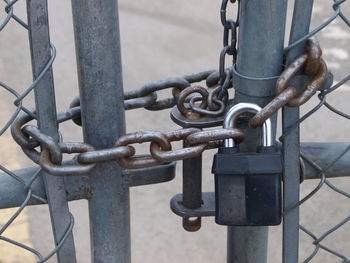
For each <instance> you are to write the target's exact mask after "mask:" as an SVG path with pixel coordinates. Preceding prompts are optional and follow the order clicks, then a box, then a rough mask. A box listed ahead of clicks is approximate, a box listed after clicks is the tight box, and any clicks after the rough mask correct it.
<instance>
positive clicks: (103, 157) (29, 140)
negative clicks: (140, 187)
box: [11, 110, 244, 176]
mask: <svg viewBox="0 0 350 263" xmlns="http://www.w3.org/2000/svg"><path fill="white" fill-rule="evenodd" d="M67 112H68V113H70V111H69V110H68V111H67ZM67 112H66V113H67ZM66 113H63V114H59V116H65V115H66ZM70 116H72V117H74V115H70ZM32 119H33V118H32V117H31V116H30V115H21V116H20V117H19V118H17V119H16V120H15V122H14V124H13V125H12V126H11V133H12V136H13V138H14V140H15V141H16V142H17V143H18V144H19V145H20V146H21V147H22V150H23V151H24V153H25V154H26V155H27V156H28V157H29V158H30V159H31V160H32V161H33V162H35V163H37V164H39V165H40V166H41V167H42V168H43V169H44V170H45V171H47V172H48V173H50V174H52V175H56V176H69V175H82V174H86V173H88V172H89V171H91V170H92V169H93V168H94V166H95V165H96V163H100V162H109V161H116V162H118V163H119V164H120V165H121V166H123V167H125V168H130V169H137V168H144V167H150V166H155V165H160V164H163V163H168V162H172V161H178V160H183V159H187V158H192V157H194V156H197V155H199V154H201V153H202V152H203V151H204V150H206V149H211V148H214V147H218V146H219V145H221V143H222V141H223V140H224V139H229V138H232V139H235V140H238V141H239V140H242V139H243V138H244V133H243V131H242V130H240V129H234V128H221V129H214V130H205V131H202V130H200V129H197V128H187V129H180V130H175V131H170V132H166V133H162V132H159V131H142V132H135V133H129V134H126V135H124V136H122V137H120V138H119V139H118V140H117V141H116V142H115V144H114V146H113V147H111V148H108V149H101V150H96V149H94V147H93V146H91V145H88V144H86V143H80V142H55V141H54V139H53V138H51V137H50V136H47V135H45V134H43V133H42V132H41V131H40V130H39V129H38V128H37V127H35V126H33V125H29V124H28V122H30V121H31V120H32ZM67 119H69V118H68V117H66V118H62V117H61V119H60V120H59V121H61V122H62V121H63V120H67ZM182 140H183V141H185V142H186V145H188V146H187V147H185V148H181V149H175V150H173V147H172V145H171V142H173V141H182ZM147 142H148V143H150V154H148V155H136V150H135V148H134V147H133V146H132V144H135V143H147ZM39 145H41V146H42V151H41V152H39V151H37V150H35V148H37V147H39ZM63 153H67V154H77V155H76V156H75V157H74V158H73V159H72V160H69V161H62V159H63V158H62V155H63Z"/></svg>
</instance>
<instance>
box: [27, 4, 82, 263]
mask: <svg viewBox="0 0 350 263" xmlns="http://www.w3.org/2000/svg"><path fill="white" fill-rule="evenodd" d="M27 12H28V26H29V42H30V51H31V58H32V69H33V76H34V78H37V77H38V76H39V74H40V72H41V71H42V70H43V69H44V66H45V65H46V63H47V62H48V61H49V60H50V57H51V51H50V34H49V22H48V9H47V0H27ZM34 92H35V104H36V112H37V115H38V126H39V128H40V130H41V131H42V132H44V133H45V134H47V135H49V136H51V137H53V138H54V139H55V140H56V141H58V125H57V121H56V119H57V117H56V102H55V91H54V82H53V74H52V68H50V69H49V70H48V71H47V73H46V74H45V76H44V77H43V78H42V79H41V80H40V81H39V83H38V84H37V85H36V87H35V90H34ZM41 175H42V178H43V181H44V184H45V190H46V196H47V200H48V204H49V210H50V216H51V223H52V227H53V233H54V239H55V243H56V244H57V243H58V242H59V241H60V240H61V239H62V237H63V235H64V234H65V231H66V229H67V228H68V226H69V225H70V224H71V223H72V222H71V216H70V213H69V208H68V203H67V200H66V191H65V186H64V181H63V178H62V177H56V176H52V175H50V174H47V173H45V172H42V173H41ZM57 256H58V261H59V262H60V263H74V262H76V258H75V248H74V240H73V234H71V235H69V237H68V238H67V239H66V241H65V242H64V244H63V246H62V247H61V249H60V250H59V251H58V252H57Z"/></svg>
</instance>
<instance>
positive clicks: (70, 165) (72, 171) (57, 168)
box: [39, 142, 96, 176]
mask: <svg viewBox="0 0 350 263" xmlns="http://www.w3.org/2000/svg"><path fill="white" fill-rule="evenodd" d="M58 146H59V147H60V151H61V152H62V153H69V154H72V153H84V152H87V151H93V150H94V148H93V147H92V146H91V145H88V144H85V143H77V142H66V143H59V144H58ZM50 157H51V156H50V153H49V151H48V150H47V149H46V148H44V149H43V150H42V151H41V154H40V159H39V164H40V166H41V167H42V169H43V170H45V171H46V172H48V173H49V174H51V175H56V176H75V175H84V174H87V173H88V172H90V171H91V170H92V169H93V168H94V167H95V165H96V164H95V163H90V164H81V163H79V162H78V161H77V160H76V159H75V158H73V160H70V161H64V162H62V164H55V163H53V162H52V160H51V158H50Z"/></svg>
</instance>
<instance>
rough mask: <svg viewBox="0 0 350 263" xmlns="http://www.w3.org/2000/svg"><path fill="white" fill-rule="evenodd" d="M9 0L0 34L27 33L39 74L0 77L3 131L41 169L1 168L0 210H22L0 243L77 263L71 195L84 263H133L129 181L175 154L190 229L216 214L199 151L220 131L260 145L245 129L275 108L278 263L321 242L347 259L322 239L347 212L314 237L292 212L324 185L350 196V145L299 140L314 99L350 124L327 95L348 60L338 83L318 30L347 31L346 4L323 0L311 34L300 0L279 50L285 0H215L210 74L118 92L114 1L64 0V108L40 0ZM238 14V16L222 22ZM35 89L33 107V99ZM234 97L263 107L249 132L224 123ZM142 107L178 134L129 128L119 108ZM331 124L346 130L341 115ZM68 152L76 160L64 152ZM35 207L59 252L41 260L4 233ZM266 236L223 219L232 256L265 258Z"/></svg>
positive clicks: (176, 205) (162, 173)
mask: <svg viewBox="0 0 350 263" xmlns="http://www.w3.org/2000/svg"><path fill="white" fill-rule="evenodd" d="M4 3H5V4H4V11H5V13H4V16H2V17H1V19H2V22H1V24H0V29H1V30H3V29H6V27H7V25H8V24H9V23H17V25H18V26H20V27H23V28H24V29H25V30H28V33H29V46H30V54H31V61H32V72H33V82H32V83H31V85H30V86H29V87H27V88H26V89H17V88H13V87H11V86H10V85H8V84H7V83H5V82H0V86H1V87H2V88H3V90H4V91H6V92H8V93H9V94H10V95H11V96H12V97H13V98H14V100H13V103H14V105H15V110H14V111H13V113H11V114H10V117H9V119H8V120H7V121H5V123H3V124H2V129H1V131H0V135H3V134H6V133H9V132H10V130H11V134H12V137H13V139H14V140H15V141H16V142H17V144H19V145H20V146H21V149H22V151H23V152H24V153H25V154H26V155H27V156H28V157H29V159H30V160H32V161H33V162H34V163H36V165H35V166H34V167H31V168H26V169H21V170H16V171H10V170H9V169H7V168H6V167H5V166H6V165H1V166H0V169H1V170H2V171H3V173H2V174H0V208H11V207H19V208H18V210H17V211H16V212H15V213H14V214H13V215H11V216H10V218H9V219H8V220H7V221H6V222H5V223H4V224H3V225H2V226H1V228H0V242H1V243H4V242H7V243H10V244H12V245H14V246H17V247H20V248H22V249H24V250H27V251H29V252H31V253H33V254H34V255H35V256H36V257H37V262H47V261H48V260H49V259H50V258H52V257H53V256H54V255H57V258H58V262H61V263H63V262H70V263H73V262H80V261H79V258H78V259H77V258H76V252H75V245H74V239H73V234H72V233H73V232H72V230H73V227H74V217H73V216H72V214H71V213H70V212H69V207H68V201H73V200H79V199H87V200H88V202H89V220H90V237H91V257H92V261H93V262H96V263H97V262H98V263H101V262H125V263H126V262H130V261H131V248H130V246H131V240H130V239H131V238H130V200H129V188H130V187H133V186H143V185H149V184H155V183H165V182H168V181H170V180H172V179H174V177H175V165H176V162H177V161H182V167H183V171H182V183H183V192H182V194H178V195H175V196H174V197H173V199H172V200H171V204H170V205H171V209H172V211H173V212H174V213H175V214H177V215H179V216H181V217H182V220H183V227H184V228H185V229H186V230H187V231H197V230H199V229H200V228H201V218H202V217H211V216H214V215H215V202H214V200H215V198H214V193H213V192H202V152H204V151H205V150H210V149H215V148H218V147H219V146H220V145H222V142H223V140H225V139H231V138H234V139H237V140H243V139H244V140H243V143H241V144H240V145H241V149H242V150H244V151H255V148H256V145H257V143H258V141H259V136H260V132H259V131H258V130H259V129H253V128H252V127H258V126H261V125H262V123H263V122H264V121H265V120H266V119H267V118H270V117H271V120H272V126H273V134H274V135H273V136H274V138H275V137H276V129H277V128H278V127H281V129H282V132H281V136H280V137H279V138H277V140H276V141H278V143H277V142H276V147H278V148H279V149H280V150H281V152H282V155H283V167H284V173H283V213H282V214H283V252H282V253H283V255H282V258H283V259H282V262H284V263H288V262H298V261H302V262H312V261H313V260H314V259H315V257H316V256H317V255H318V254H319V253H320V252H321V251H323V252H326V253H328V254H330V255H332V257H331V258H332V259H334V262H338V261H339V260H341V262H348V261H349V259H348V256H347V254H348V253H347V254H346V252H349V251H338V249H337V244H334V245H329V243H326V242H324V241H325V239H326V238H328V237H329V236H330V235H332V234H333V233H334V232H335V231H342V230H343V229H344V226H345V224H346V223H347V222H348V221H349V220H350V215H349V211H345V213H347V214H346V216H344V219H342V220H341V221H339V222H334V223H332V224H331V227H329V228H327V229H325V230H324V231H323V232H322V233H321V234H314V233H313V231H311V230H310V229H312V227H310V226H304V225H303V224H301V223H300V220H299V218H300V216H299V208H300V206H302V205H303V204H304V203H305V202H309V199H311V198H312V197H314V196H315V195H318V194H319V191H320V190H321V189H324V188H326V187H328V188H329V189H331V190H332V191H334V193H336V194H337V195H339V196H343V197H345V198H349V193H347V192H346V191H345V190H343V189H342V188H341V187H338V186H336V184H335V183H334V181H332V178H333V177H343V176H347V175H348V171H349V168H350V166H349V162H348V160H349V158H350V155H349V149H350V144H349V143H322V142H314V143H300V133H301V134H302V132H300V124H301V123H303V122H304V121H305V120H307V119H309V118H310V117H312V116H313V115H314V114H315V113H317V112H319V110H320V109H321V108H327V109H328V110H330V111H332V112H334V113H335V114H336V115H337V116H340V117H342V120H343V121H344V120H347V119H350V116H349V115H348V114H347V113H346V112H345V111H343V110H340V109H338V107H337V106H338V105H333V104H331V103H330V102H329V101H328V100H327V99H328V97H329V96H330V95H331V94H332V93H333V94H334V92H335V91H336V90H338V89H339V88H340V87H342V86H343V85H344V84H345V83H346V82H347V81H348V80H349V78H350V75H348V73H346V74H347V75H346V76H342V75H341V74H343V73H344V72H343V69H342V70H340V74H337V73H335V76H336V77H335V79H336V80H337V81H334V80H333V78H334V77H333V74H332V73H331V72H330V71H329V69H328V70H327V62H328V61H327V59H325V61H324V60H323V58H322V49H321V47H320V44H319V43H318V41H317V40H316V39H315V38H313V36H315V35H317V34H318V33H319V32H321V31H322V30H324V29H325V28H326V29H327V26H328V25H329V24H330V23H332V22H333V21H339V23H342V24H343V25H345V26H346V29H348V27H349V26H350V21H349V20H348V19H347V16H346V14H345V13H344V12H346V11H348V10H349V8H347V7H346V4H347V1H346V0H339V1H333V2H332V1H324V5H323V6H324V7H326V8H328V7H332V8H333V11H332V14H331V15H330V16H329V17H327V18H325V19H324V20H323V22H322V24H318V25H316V26H313V27H312V29H311V30H310V23H311V18H312V8H313V5H314V1H312V0H307V1H305V0H303V1H302V0H295V1H294V11H293V18H292V23H291V32H290V36H289V39H288V41H289V44H288V45H287V46H285V45H284V43H285V28H286V21H287V7H288V1H287V0H266V1H265V0H264V1H261V0H240V1H238V0H237V1H235V0H231V1H228V0H223V1H222V4H221V10H220V15H221V22H222V26H223V32H224V34H223V44H224V45H223V46H224V47H223V49H222V51H221V53H220V58H219V68H218V70H205V71H201V72H196V73H192V74H188V75H184V76H181V77H172V78H167V79H163V80H159V81H155V82H151V83H148V84H145V85H144V86H143V87H142V88H141V89H138V90H131V91H125V92H124V91H123V82H122V66H121V48H120V39H119V35H120V33H119V23H118V20H119V19H118V4H117V1H116V0H104V1H96V0H72V10H73V24H74V37H75V47H76V57H77V67H78V79H79V92H80V97H79V98H75V99H74V98H72V100H73V101H72V103H71V105H70V107H69V109H67V110H65V111H62V112H58V113H57V112H56V100H55V88H54V82H53V70H52V65H53V62H54V60H55V57H56V49H55V46H54V44H53V43H51V41H50V34H49V29H50V28H49V14H48V7H47V4H48V3H47V1H46V0H27V1H26V9H27V19H26V21H25V19H22V18H20V16H17V14H16V12H15V8H16V5H18V4H19V1H18V0H12V1H10V0H4ZM231 8H232V9H231ZM342 8H344V10H345V11H344V10H342ZM229 10H230V11H229ZM236 10H237V11H238V12H237V16H236V17H235V18H234V19H230V18H229V17H233V15H234V13H235V11H236ZM338 34H340V33H339V32H338ZM0 35H1V34H0ZM1 41H3V40H1ZM346 43H347V42H346V41H345V42H342V41H338V42H337V41H334V45H336V46H345V47H346V45H347V44H346ZM321 44H322V42H321ZM332 44H333V43H332ZM125 48H127V47H125ZM12 55H14V56H15V54H12ZM323 57H324V56H323ZM229 59H230V62H229ZM225 60H227V61H225ZM231 62H232V63H231ZM141 63H142V61H141ZM228 64H229V65H228ZM5 77H6V76H4V78H5ZM5 79H6V78H5ZM204 82H205V83H204ZM161 90H171V92H172V95H171V97H167V98H162V95H160V91H161ZM233 90H234V96H233ZM32 95H34V101H35V110H33V109H31V107H30V106H28V105H30V102H28V100H31V99H32V97H31V96H32ZM6 96H7V95H6ZM6 96H4V100H7V97H6ZM58 96H60V94H59V93H58ZM312 96H313V97H317V98H318V99H319V102H318V103H317V104H316V105H315V106H314V107H312V108H311V110H310V111H308V112H307V113H306V114H303V115H301V114H300V110H299V107H300V106H301V105H303V104H304V103H305V102H306V101H308V100H309V99H310V98H311V97H312ZM240 102H250V103H256V104H258V105H260V106H261V107H262V108H263V109H262V110H261V111H260V112H259V113H258V114H256V115H255V116H254V117H253V118H252V119H250V120H249V127H247V126H244V125H242V127H243V128H244V129H247V132H246V134H245V135H243V133H242V131H241V130H239V129H235V128H232V129H225V128H221V126H222V122H223V118H224V116H225V113H226V112H227V111H228V109H230V108H231V107H232V105H234V104H237V103H240ZM308 105H309V104H308ZM137 108H145V109H146V110H148V111H145V112H144V113H145V114H152V112H153V111H160V110H167V109H171V118H172V120H173V121H174V122H175V123H176V124H179V125H180V126H182V127H183V129H178V130H174V131H169V132H159V131H140V132H136V133H128V134H125V133H126V127H125V115H124V110H132V109H137ZM279 110H281V111H279ZM277 112H280V113H281V115H282V121H281V122H277ZM69 120H73V121H74V122H75V123H76V124H77V125H80V126H82V130H83V135H84V142H67V141H65V140H64V138H63V136H61V133H60V131H59V129H58V126H59V124H61V123H63V122H66V121H69ZM169 120H170V118H169ZM30 122H31V123H30ZM339 125H340V126H341V125H343V124H342V121H340V122H339ZM325 127H327V123H325ZM321 128H322V127H319V129H321ZM154 129H156V130H157V128H154ZM159 129H161V128H159ZM176 141H180V142H182V143H183V145H182V147H180V149H174V148H175V147H174V146H176V143H175V144H174V142H176ZM137 143H140V144H141V143H142V144H144V143H150V148H149V151H150V153H148V154H146V155H140V154H135V152H138V148H135V147H134V144H137ZM135 149H136V150H135ZM2 154H5V153H2ZM63 154H75V156H74V157H73V158H70V157H68V158H63ZM4 156H5V155H4ZM308 179H315V181H317V183H316V186H315V187H314V189H313V190H312V191H311V192H309V193H307V194H306V195H305V196H302V197H301V198H300V185H302V184H300V182H303V181H304V180H308ZM37 204H48V207H49V210H50V216H51V224H52V229H53V234H54V239H55V247H54V249H53V250H52V251H51V252H50V253H49V254H48V255H42V254H41V253H40V252H39V251H40V248H39V249H37V248H32V247H29V246H27V245H26V244H25V243H21V242H18V241H17V240H15V239H13V238H9V237H7V236H6V231H7V230H8V229H9V228H10V227H15V226H14V223H15V222H16V218H17V217H18V215H19V214H21V213H22V211H23V209H24V208H25V207H27V206H31V205H37ZM314 221H315V222H316V221H317V217H316V218H315V220H314ZM174 227H178V226H174ZM202 231H205V230H202ZM268 231H269V229H268V227H267V226H260V227H256V226H255V227H250V226H249V227H247V226H244V227H243V226H242V227H238V226H235V227H233V226H230V227H228V232H227V233H228V241H227V251H228V253H227V262H267V252H268V249H267V245H268ZM300 233H305V234H306V235H308V236H309V237H310V238H311V240H312V241H311V242H312V244H313V246H314V248H313V250H312V251H311V252H310V254H309V255H308V256H307V257H306V258H302V259H300V258H299V252H298V251H299V245H300V242H299V239H300V238H299V234H300ZM213 242H215V241H213ZM1 243H0V245H1ZM270 253H272V252H271V251H270ZM273 253H278V252H277V251H273ZM164 260H166V259H164ZM337 260H338V261H337ZM0 262H1V255H0Z"/></svg>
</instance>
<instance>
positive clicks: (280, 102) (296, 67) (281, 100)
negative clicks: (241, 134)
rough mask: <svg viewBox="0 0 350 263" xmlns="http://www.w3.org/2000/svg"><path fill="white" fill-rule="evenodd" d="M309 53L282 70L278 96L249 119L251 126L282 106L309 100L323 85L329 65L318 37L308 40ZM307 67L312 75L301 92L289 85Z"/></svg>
mask: <svg viewBox="0 0 350 263" xmlns="http://www.w3.org/2000/svg"><path fill="white" fill-rule="evenodd" d="M306 49H307V53H306V54H304V55H302V56H300V57H298V58H297V59H295V60H294V61H293V62H292V63H291V64H289V65H288V67H287V68H286V69H285V70H284V71H283V72H282V74H281V76H280V77H279V78H278V80H277V82H276V90H277V94H278V95H277V96H276V97H275V98H274V99H273V100H272V101H270V103H268V104H267V105H266V106H265V107H264V108H263V109H262V110H261V111H260V112H258V113H257V114H256V115H255V116H254V117H253V118H252V119H250V121H249V125H250V126H251V127H258V126H260V125H262V124H263V123H264V122H265V120H267V119H268V118H270V117H271V116H272V115H273V114H274V113H275V112H277V111H278V110H279V109H280V108H282V107H283V106H285V105H287V106H289V107H299V106H301V105H302V104H304V103H305V102H307V101H308V100H309V99H310V98H311V97H312V96H313V95H314V94H315V93H316V92H317V91H318V90H319V89H320V87H321V86H322V85H323V83H324V81H325V80H326V76H327V65H326V63H325V61H324V60H323V59H322V58H321V56H322V50H321V48H320V45H319V43H318V41H317V39H316V38H310V39H308V42H307V48H306ZM303 68H305V72H306V73H307V74H309V75H312V77H311V79H310V80H309V81H308V82H307V84H306V86H305V88H304V89H303V90H302V91H301V92H299V91H298V89H297V88H295V87H292V86H289V82H290V81H291V79H292V78H293V77H294V76H295V75H296V74H297V73H298V72H300V71H301V70H302V69H303Z"/></svg>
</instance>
